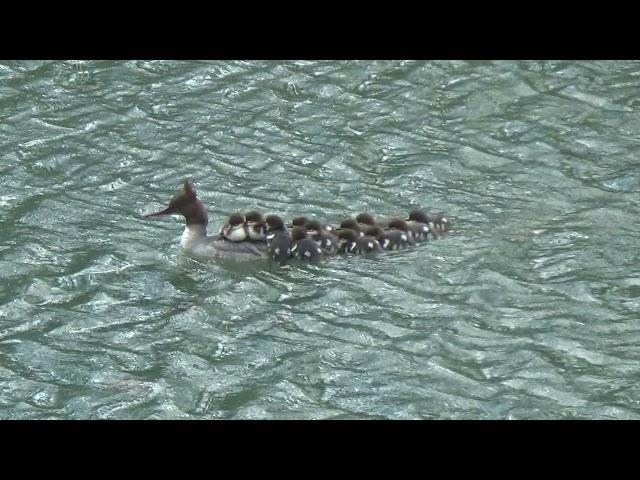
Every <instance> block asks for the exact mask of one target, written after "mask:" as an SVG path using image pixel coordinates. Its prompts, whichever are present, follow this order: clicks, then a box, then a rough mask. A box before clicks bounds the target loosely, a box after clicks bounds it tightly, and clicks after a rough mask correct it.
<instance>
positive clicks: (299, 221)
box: [291, 217, 309, 227]
mask: <svg viewBox="0 0 640 480" xmlns="http://www.w3.org/2000/svg"><path fill="white" fill-rule="evenodd" d="M307 223H309V219H308V218H307V217H296V218H294V219H293V220H292V221H291V226H292V227H304V226H305V225H306V224H307Z"/></svg>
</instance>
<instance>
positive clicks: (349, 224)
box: [340, 218, 360, 233]
mask: <svg viewBox="0 0 640 480" xmlns="http://www.w3.org/2000/svg"><path fill="white" fill-rule="evenodd" d="M340 228H341V229H349V230H353V231H355V232H358V233H359V232H360V225H358V222H356V221H355V220H354V219H353V218H347V219H345V220H342V222H340Z"/></svg>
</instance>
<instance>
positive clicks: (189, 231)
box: [180, 225, 207, 250]
mask: <svg viewBox="0 0 640 480" xmlns="http://www.w3.org/2000/svg"><path fill="white" fill-rule="evenodd" d="M206 236H207V230H206V228H205V227H204V226H203V225H187V226H186V227H184V232H182V237H180V246H181V247H182V248H184V249H186V250H194V249H195V247H196V246H198V245H200V244H201V243H202V242H203V240H204V239H205V237H206Z"/></svg>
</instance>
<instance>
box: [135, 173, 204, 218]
mask: <svg viewBox="0 0 640 480" xmlns="http://www.w3.org/2000/svg"><path fill="white" fill-rule="evenodd" d="M176 214H180V215H182V216H184V218H185V219H186V222H187V225H204V226H206V225H207V223H208V221H209V218H208V216H207V211H206V209H205V208H204V205H202V202H201V201H200V200H198V198H197V196H196V191H195V190H194V188H193V186H192V185H191V184H190V183H189V181H188V180H185V181H184V184H183V185H182V189H181V190H180V193H178V194H177V195H176V196H174V197H173V198H172V199H171V200H170V201H169V206H168V207H167V208H165V209H164V210H161V211H159V212H155V213H149V214H147V215H145V218H152V217H161V216H164V215H176Z"/></svg>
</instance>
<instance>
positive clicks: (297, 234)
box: [291, 226, 307, 240]
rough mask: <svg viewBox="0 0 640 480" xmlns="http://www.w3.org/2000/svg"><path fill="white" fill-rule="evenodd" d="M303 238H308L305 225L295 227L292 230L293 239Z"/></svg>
mask: <svg viewBox="0 0 640 480" xmlns="http://www.w3.org/2000/svg"><path fill="white" fill-rule="evenodd" d="M303 238H307V231H306V230H305V229H304V227H300V226H298V227H293V230H291V240H302V239H303Z"/></svg>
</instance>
